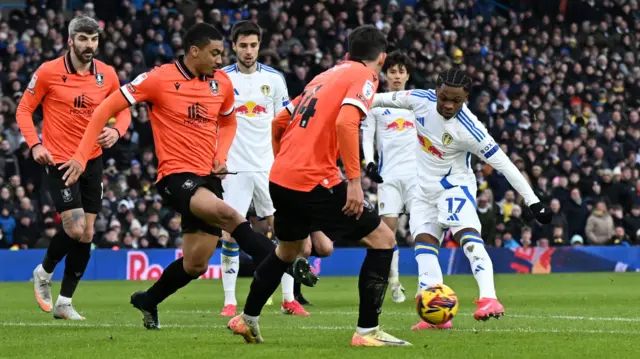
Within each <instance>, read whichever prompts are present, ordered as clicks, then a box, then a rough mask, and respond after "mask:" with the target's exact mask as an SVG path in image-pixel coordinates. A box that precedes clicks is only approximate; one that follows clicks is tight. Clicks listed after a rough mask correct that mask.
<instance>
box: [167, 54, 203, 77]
mask: <svg viewBox="0 0 640 359" xmlns="http://www.w3.org/2000/svg"><path fill="white" fill-rule="evenodd" d="M175 64H176V68H178V71H179V72H180V74H182V76H184V78H185V79H187V80H192V79H194V78H195V77H196V76H195V75H194V74H193V73H192V72H191V71H190V70H189V68H188V67H187V65H186V64H185V63H184V56H180V57H179V58H178V60H177V61H176V62H175ZM206 79H207V76H200V81H204V80H206Z"/></svg>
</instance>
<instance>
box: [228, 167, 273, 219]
mask: <svg viewBox="0 0 640 359" xmlns="http://www.w3.org/2000/svg"><path fill="white" fill-rule="evenodd" d="M222 188H223V189H224V193H223V194H222V196H223V198H224V201H225V202H227V203H228V204H229V205H230V206H231V207H232V208H233V209H235V210H236V211H238V212H240V214H241V215H243V216H246V215H247V212H248V211H249V207H250V206H251V201H253V206H254V207H255V209H256V215H258V217H268V216H272V215H273V213H274V212H275V209H274V208H273V202H271V196H270V195H269V172H266V171H264V172H238V174H236V175H227V177H225V179H224V180H222Z"/></svg>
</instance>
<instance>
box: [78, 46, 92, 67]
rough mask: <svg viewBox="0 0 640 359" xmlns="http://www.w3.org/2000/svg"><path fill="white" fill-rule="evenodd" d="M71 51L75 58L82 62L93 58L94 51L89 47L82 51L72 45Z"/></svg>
mask: <svg viewBox="0 0 640 359" xmlns="http://www.w3.org/2000/svg"><path fill="white" fill-rule="evenodd" d="M73 53H74V54H76V58H77V59H78V60H80V61H81V62H82V63H85V64H86V63H89V62H91V61H92V60H93V57H94V56H95V54H96V53H95V52H93V51H92V50H89V49H85V50H84V52H82V51H80V49H78V48H77V47H75V46H73Z"/></svg>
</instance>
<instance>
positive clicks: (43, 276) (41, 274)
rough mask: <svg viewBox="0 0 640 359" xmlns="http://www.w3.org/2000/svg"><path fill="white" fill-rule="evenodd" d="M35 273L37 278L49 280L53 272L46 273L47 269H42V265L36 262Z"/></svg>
mask: <svg viewBox="0 0 640 359" xmlns="http://www.w3.org/2000/svg"><path fill="white" fill-rule="evenodd" d="M36 274H37V275H38V278H40V279H44V280H51V277H52V276H53V272H52V273H47V271H46V270H44V267H42V264H38V266H37V267H36Z"/></svg>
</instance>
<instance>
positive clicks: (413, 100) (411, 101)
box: [371, 90, 435, 111]
mask: <svg viewBox="0 0 640 359" xmlns="http://www.w3.org/2000/svg"><path fill="white" fill-rule="evenodd" d="M414 91H416V93H414ZM417 91H424V90H410V91H395V92H386V93H377V94H376V95H375V96H373V102H372V104H371V107H390V108H403V109H406V110H411V111H415V109H416V108H417V107H418V106H419V105H420V101H421V100H424V98H423V97H422V95H420V96H418V95H419V93H418V92H417ZM426 92H427V91H425V93H426ZM434 96H435V95H434Z"/></svg>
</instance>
